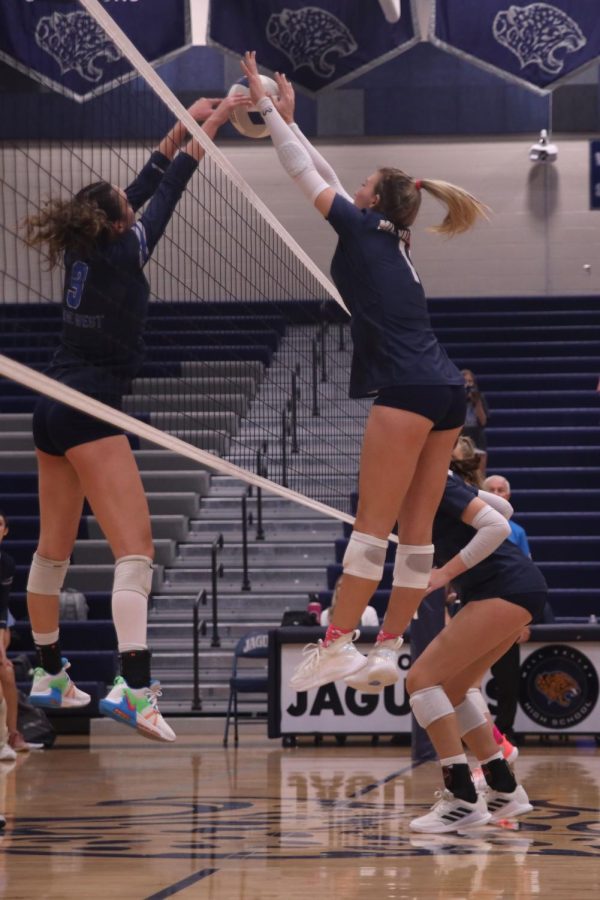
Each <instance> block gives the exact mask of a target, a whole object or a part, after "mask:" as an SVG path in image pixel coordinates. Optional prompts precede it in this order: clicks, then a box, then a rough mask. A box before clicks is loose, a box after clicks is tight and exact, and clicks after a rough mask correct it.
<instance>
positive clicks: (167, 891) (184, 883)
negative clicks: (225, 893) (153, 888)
mask: <svg viewBox="0 0 600 900" xmlns="http://www.w3.org/2000/svg"><path fill="white" fill-rule="evenodd" d="M218 871H219V870H218V869H201V870H200V871H199V872H194V874H193V875H188V877H187V878H182V879H181V881H176V882H175V884H172V885H170V886H169V887H166V888H163V890H162V891H158V893H156V894H150V895H149V896H148V897H146V898H145V900H163V898H164V897H172V896H173V895H174V894H178V893H179V891H184V890H185V889H186V888H188V887H191V886H192V885H193V884H196V882H198V881H202V879H203V878H208V877H209V876H210V875H214V874H215V872H218Z"/></svg>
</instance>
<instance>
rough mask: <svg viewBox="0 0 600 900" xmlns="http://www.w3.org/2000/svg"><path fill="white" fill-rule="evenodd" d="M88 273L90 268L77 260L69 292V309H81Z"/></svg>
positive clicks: (72, 271) (72, 268)
mask: <svg viewBox="0 0 600 900" xmlns="http://www.w3.org/2000/svg"><path fill="white" fill-rule="evenodd" d="M87 273H88V266H87V265H86V264H85V263H84V262H80V261H79V260H77V261H76V262H74V263H73V265H72V266H71V280H70V282H69V289H68V290H67V306H68V307H69V309H77V308H78V307H79V304H80V303H81V295H82V294H83V289H84V287H85V279H86V278H87Z"/></svg>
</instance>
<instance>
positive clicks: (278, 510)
mask: <svg viewBox="0 0 600 900" xmlns="http://www.w3.org/2000/svg"><path fill="white" fill-rule="evenodd" d="M240 500H241V497H239V496H238V497H235V496H233V497H231V496H227V495H225V496H219V495H209V496H208V497H203V498H202V500H201V501H200V512H199V514H198V518H199V519H210V518H213V517H219V518H225V517H227V518H229V517H231V518H234V517H236V518H239V515H240ZM262 503H263V511H264V513H265V514H268V515H269V516H271V517H272V518H275V517H277V518H278V519H279V520H284V519H310V518H311V516H314V510H312V509H311V508H310V507H308V506H301V505H300V504H298V503H291V502H290V501H289V500H284V499H283V498H281V497H276V496H272V495H271V496H268V495H267V494H266V492H265V493H263V498H262Z"/></svg>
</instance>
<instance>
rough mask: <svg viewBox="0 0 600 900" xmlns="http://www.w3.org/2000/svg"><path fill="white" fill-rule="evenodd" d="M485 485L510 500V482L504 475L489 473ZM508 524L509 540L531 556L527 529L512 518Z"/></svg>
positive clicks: (494, 492)
mask: <svg viewBox="0 0 600 900" xmlns="http://www.w3.org/2000/svg"><path fill="white" fill-rule="evenodd" d="M483 487H484V489H485V490H486V491H489V492H490V494H497V495H498V496H499V497H503V498H504V499H505V500H510V497H511V491H510V482H509V480H508V478H505V477H504V475H489V476H488V477H487V478H486V479H485V481H484V482H483ZM508 524H509V525H510V536H509V538H508V539H509V541H512V542H513V544H516V545H517V547H518V548H519V550H521V551H522V552H523V553H524V554H525V556H529V558H531V550H530V549H529V542H528V540H527V533H526V531H525V529H524V528H523V527H522V526H521V525H517V523H516V522H513V520H512V519H511V520H510V522H509V523H508Z"/></svg>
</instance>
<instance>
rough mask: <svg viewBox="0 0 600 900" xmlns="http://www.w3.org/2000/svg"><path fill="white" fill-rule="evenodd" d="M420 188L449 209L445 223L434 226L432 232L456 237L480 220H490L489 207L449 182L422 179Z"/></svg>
mask: <svg viewBox="0 0 600 900" xmlns="http://www.w3.org/2000/svg"><path fill="white" fill-rule="evenodd" d="M419 187H420V189H421V190H423V191H427V193H428V194H431V196H432V197H435V198H436V200H439V201H440V203H443V204H444V205H445V206H446V207H447V209H448V212H447V213H446V216H445V218H444V220H443V222H442V223H441V224H440V225H434V226H433V227H432V228H430V229H429V230H430V231H435V232H437V233H438V234H446V235H447V236H448V237H454V235H455V234H461V233H462V232H463V231H468V230H469V228H472V227H473V225H475V223H476V222H477V220H478V219H486V220H487V219H489V212H490V209H489V207H488V206H486V205H485V203H482V202H481V201H480V200H478V199H477V197H474V196H473V195H472V194H469V192H468V191H465V190H464V189H463V188H460V187H458V186H457V185H455V184H450V183H449V182H447V181H437V180H436V181H434V180H430V179H420V181H419Z"/></svg>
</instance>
